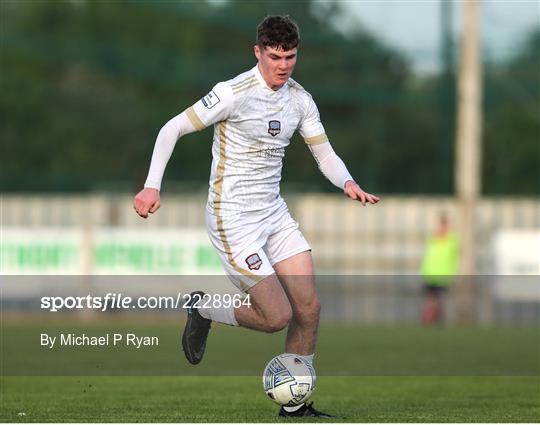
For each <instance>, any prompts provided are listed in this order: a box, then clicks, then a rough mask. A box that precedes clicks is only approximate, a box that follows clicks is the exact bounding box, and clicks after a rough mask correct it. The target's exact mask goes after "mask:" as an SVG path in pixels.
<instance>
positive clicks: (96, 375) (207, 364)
mask: <svg viewBox="0 0 540 425" xmlns="http://www.w3.org/2000/svg"><path fill="white" fill-rule="evenodd" d="M113 319H114V320H112V321H108V322H107V323H103V322H102V323H82V324H81V323H79V324H77V323H75V324H74V322H73V321H66V322H65V323H62V322H61V321H60V322H57V323H52V324H43V323H40V324H37V323H33V322H31V321H28V322H24V321H22V322H17V321H11V322H10V321H6V320H4V322H3V324H2V348H1V354H2V362H1V364H0V365H1V367H2V375H3V376H2V378H1V381H0V405H1V410H0V422H284V420H280V419H278V418H277V410H278V406H276V405H274V404H273V403H272V402H271V401H269V400H268V399H267V398H266V396H265V395H264V392H263V390H262V383H261V376H260V374H261V372H262V369H263V367H264V364H265V362H266V361H268V360H269V359H270V358H271V357H272V356H273V355H275V354H277V353H279V352H280V351H282V345H283V338H284V334H283V333H280V334H275V335H266V334H261V333H254V332H251V331H248V330H243V329H234V328H230V327H225V326H215V327H214V328H213V330H212V332H211V335H210V339H209V346H208V351H207V355H206V357H205V359H204V361H203V364H201V365H200V366H197V367H193V366H189V365H187V362H186V360H185V359H184V357H183V354H182V353H181V351H180V350H179V347H178V339H179V333H180V330H181V327H182V324H181V323H180V324H175V323H167V322H165V323H162V322H161V321H160V320H158V321H156V322H153V323H137V324H133V323H122V322H121V321H120V320H117V319H116V318H113ZM68 323H69V325H68ZM111 323H113V324H114V326H113V325H111ZM111 326H113V327H114V330H115V331H119V330H124V331H127V330H130V331H135V332H137V333H140V334H155V335H159V337H160V347H159V350H158V349H156V348H155V347H149V348H147V349H141V350H129V351H127V350H126V351H122V350H108V351H103V350H100V349H96V350H80V349H74V348H72V349H68V350H64V351H56V352H54V353H53V351H46V349H40V348H39V347H38V348H36V346H37V345H39V344H37V343H36V338H37V335H38V334H39V332H43V330H44V329H45V330H46V331H47V332H56V331H64V332H67V331H73V332H77V331H82V330H84V331H85V332H87V333H89V334H91V333H95V334H100V333H102V332H103V330H104V329H107V331H111V329H112V328H111ZM539 346H540V338H539V332H538V328H537V327H523V328H491V329H490V328H485V329H482V328H449V329H424V328H420V327H400V328H396V327H357V326H352V325H350V326H338V325H325V326H323V327H321V331H320V337H319V344H318V351H317V357H316V363H315V367H316V369H317V371H318V375H319V379H318V387H317V390H316V391H315V393H314V395H313V398H312V400H313V401H314V402H315V405H316V407H317V408H318V409H320V410H323V411H328V412H330V413H334V414H338V415H342V416H344V417H345V419H343V421H345V422H539V421H540V378H539V375H540V373H538V371H539V370H540V359H539V356H538V354H539V352H540V351H539ZM53 354H54V355H53ZM98 364H99V365H100V367H101V368H100V369H92V368H91V367H93V366H95V365H98ZM122 368H124V369H122ZM62 370H63V371H64V373H63V375H64V376H59V375H62V373H61V372H59V371H62ZM115 370H116V371H121V372H119V373H114V371H115ZM25 371H28V372H31V373H27V374H28V375H39V374H44V375H46V374H50V375H57V376H22V375H24V374H25ZM77 371H79V372H81V371H83V372H84V371H87V372H88V373H78V374H76V373H75V372H77ZM218 372H219V373H218ZM120 374H122V375H123V376H120ZM197 374H199V375H200V376H197ZM83 375H84V376H83ZM110 375H117V376H110ZM127 375H138V376H127ZM142 375H148V376H142ZM190 375H191V376H190ZM216 375H221V376H216ZM224 375H232V376H224ZM338 375H341V376H338ZM510 375H514V376H510ZM287 421H288V422H291V420H290V419H289V420H287ZM320 421H321V422H324V421H322V420H320ZM294 422H313V418H311V419H307V420H302V419H300V420H298V419H297V420H294Z"/></svg>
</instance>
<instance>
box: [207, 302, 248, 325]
mask: <svg viewBox="0 0 540 425" xmlns="http://www.w3.org/2000/svg"><path fill="white" fill-rule="evenodd" d="M198 310H199V314H200V315H201V316H202V317H204V318H205V319H210V320H213V321H214V322H219V323H224V324H225V325H230V326H238V322H237V321H236V317H235V316H234V306H232V305H231V306H230V307H223V306H221V307H217V308H216V307H209V308H199V309H198Z"/></svg>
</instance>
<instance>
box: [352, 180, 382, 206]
mask: <svg viewBox="0 0 540 425" xmlns="http://www.w3.org/2000/svg"><path fill="white" fill-rule="evenodd" d="M343 192H344V193H345V195H346V196H347V197H349V198H351V199H352V200H354V201H358V202H362V205H366V203H368V202H369V203H370V204H376V203H377V202H379V200H380V198H379V197H378V196H375V195H372V194H371V193H367V192H364V191H363V190H362V189H361V188H360V186H358V184H356V183H355V182H354V181H352V180H347V181H346V182H345V187H344V188H343Z"/></svg>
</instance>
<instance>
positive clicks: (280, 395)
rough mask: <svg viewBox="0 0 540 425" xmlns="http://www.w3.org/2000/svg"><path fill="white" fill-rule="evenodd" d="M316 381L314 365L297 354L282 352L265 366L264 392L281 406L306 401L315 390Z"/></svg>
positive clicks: (295, 404)
mask: <svg viewBox="0 0 540 425" xmlns="http://www.w3.org/2000/svg"><path fill="white" fill-rule="evenodd" d="M316 383H317V376H316V375H315V370H314V369H313V366H311V365H310V364H309V363H308V362H306V361H305V360H303V359H302V358H301V357H300V356H297V355H296V354H280V355H279V356H276V357H274V358H273V359H272V360H270V362H268V364H267V365H266V367H265V368H264V373H263V386H264V392H265V393H266V395H267V396H268V397H269V398H270V400H272V401H273V402H274V403H277V404H279V405H281V406H297V405H299V404H302V403H304V402H305V401H306V400H307V399H309V397H310V396H311V394H312V393H313V391H314V390H315V386H316Z"/></svg>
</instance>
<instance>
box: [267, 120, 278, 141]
mask: <svg viewBox="0 0 540 425" xmlns="http://www.w3.org/2000/svg"><path fill="white" fill-rule="evenodd" d="M268 133H270V134H271V135H272V137H276V136H277V135H278V134H279V133H281V122H279V121H278V120H272V121H268Z"/></svg>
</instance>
